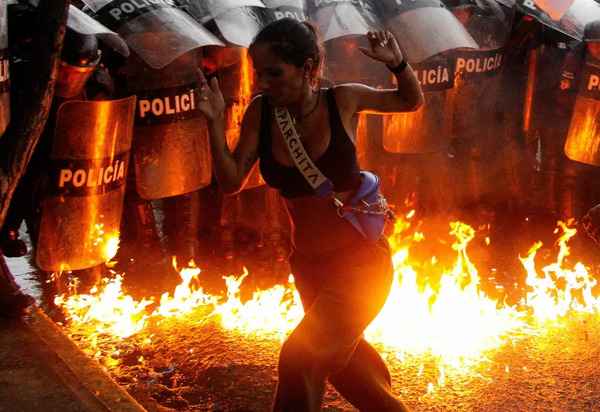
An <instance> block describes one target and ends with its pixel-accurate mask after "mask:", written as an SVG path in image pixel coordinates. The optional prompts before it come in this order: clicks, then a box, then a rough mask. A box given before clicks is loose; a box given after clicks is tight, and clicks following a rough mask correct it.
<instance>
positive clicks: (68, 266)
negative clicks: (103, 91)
mask: <svg viewBox="0 0 600 412" xmlns="http://www.w3.org/2000/svg"><path fill="white" fill-rule="evenodd" d="M134 110H135V97H134V96H131V97H128V98H125V99H122V100H108V101H69V102H66V103H64V104H63V105H62V106H61V107H60V108H59V110H58V114H57V121H56V131H55V137H54V143H53V147H52V153H51V159H50V167H49V172H48V176H49V182H48V189H47V192H46V195H45V197H44V200H43V210H42V216H41V223H40V234H39V240H38V245H37V251H36V263H37V265H38V266H39V267H40V268H41V269H43V270H48V271H64V270H78V269H85V268H89V267H92V266H96V265H98V264H100V263H102V262H105V261H107V260H109V259H111V258H112V257H113V256H114V255H115V253H116V251H117V248H116V246H117V245H118V239H119V224H120V220H121V210H122V205H123V196H124V193H125V185H124V183H125V180H126V174H127V165H128V163H129V153H130V148H131V138H132V131H133V119H134Z"/></svg>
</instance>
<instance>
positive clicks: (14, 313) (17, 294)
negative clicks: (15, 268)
mask: <svg viewBox="0 0 600 412" xmlns="http://www.w3.org/2000/svg"><path fill="white" fill-rule="evenodd" d="M34 303H35V299H34V298H32V297H31V296H29V295H26V294H24V293H23V292H21V288H20V287H19V285H18V284H17V283H16V282H15V279H14V278H13V276H12V274H11V273H10V270H9V269H8V266H7V265H6V262H5V261H4V258H3V257H1V256H0V318H6V319H16V318H20V317H21V316H23V315H25V314H26V313H27V310H28V309H27V308H28V307H29V306H31V305H33V304H34Z"/></svg>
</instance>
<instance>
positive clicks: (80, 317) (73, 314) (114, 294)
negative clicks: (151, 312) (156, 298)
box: [54, 275, 152, 338]
mask: <svg viewBox="0 0 600 412" xmlns="http://www.w3.org/2000/svg"><path fill="white" fill-rule="evenodd" d="M122 280H123V278H122V277H121V275H117V276H116V277H115V278H114V279H113V280H108V279H103V287H102V290H100V289H98V288H97V287H93V288H92V290H90V293H89V294H79V295H73V296H66V295H60V296H57V297H56V298H55V299H54V303H55V304H56V305H57V306H60V307H62V308H63V310H64V311H65V313H66V315H67V317H68V318H69V319H70V321H71V322H72V323H73V324H74V325H76V326H85V325H87V326H88V327H89V326H90V325H92V326H93V328H95V329H96V333H97V334H100V333H106V334H110V335H114V336H117V337H119V338H124V337H127V336H131V335H133V334H134V333H137V332H140V331H141V330H142V329H143V328H144V326H145V324H146V319H147V316H146V315H145V314H144V309H145V308H146V306H148V305H150V304H151V303H152V301H149V300H145V299H143V300H142V301H140V302H137V301H135V300H134V299H133V298H132V297H131V296H129V295H126V294H123V292H122V290H121V285H122Z"/></svg>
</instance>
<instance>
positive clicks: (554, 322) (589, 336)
mask: <svg viewBox="0 0 600 412" xmlns="http://www.w3.org/2000/svg"><path fill="white" fill-rule="evenodd" d="M408 216H410V217H406V218H404V219H400V220H399V221H398V222H397V224H396V233H395V235H394V236H393V237H392V244H393V245H394V250H396V254H395V256H394V263H395V268H396V281H395V282H394V285H393V287H392V292H391V294H390V297H389V299H388V302H387V304H386V306H385V307H384V309H383V310H382V311H381V313H380V315H379V316H378V317H377V319H376V320H375V321H374V322H373V323H372V324H371V326H370V327H369V328H368V329H367V331H366V335H367V338H368V340H370V341H371V342H373V343H375V344H376V346H377V347H378V349H379V350H380V351H381V352H382V353H384V356H385V358H386V361H387V362H388V364H389V365H390V370H391V373H392V379H393V385H394V390H395V393H397V394H398V395H400V396H401V398H402V399H403V400H404V401H405V402H406V403H407V404H409V405H410V406H411V407H413V408H415V410H423V411H427V410H431V411H441V410H444V411H447V410H451V411H464V410H482V411H483V410H500V411H502V410H506V411H509V410H527V411H535V410H540V411H542V410H543V411H547V410H553V411H554V410H556V411H559V410H560V411H562V410H598V409H600V383H598V382H599V380H598V377H599V373H600V368H599V359H600V357H599V356H600V347H599V345H598V343H599V342H600V319H599V317H598V315H599V313H600V300H599V298H598V295H599V293H598V287H597V281H596V279H595V276H597V274H595V273H588V269H589V270H590V271H591V272H593V271H594V270H596V267H591V268H586V266H585V264H584V263H580V262H578V261H575V260H574V259H575V258H580V256H579V252H574V251H571V250H570V248H569V244H570V243H575V244H578V245H579V244H580V243H579V242H578V241H577V239H578V237H577V235H576V230H573V229H572V228H571V227H570V226H569V225H567V224H563V223H559V224H558V226H557V227H556V230H555V232H556V233H553V234H552V233H551V234H550V235H551V236H548V237H547V238H548V239H550V238H552V237H554V240H555V243H553V244H552V243H551V244H550V245H548V246H546V245H544V244H543V243H541V242H538V243H535V242H531V245H533V246H532V247H531V248H530V249H529V250H527V249H525V250H524V252H523V254H522V255H521V256H519V257H518V258H515V259H518V260H519V261H520V262H521V268H520V269H519V268H517V267H516V266H515V267H513V268H511V269H513V270H514V271H515V272H514V273H511V274H509V273H506V272H504V271H505V270H507V268H508V267H509V266H511V265H510V264H509V265H506V267H504V268H502V267H497V268H493V267H492V268H491V269H490V268H487V267H486V268H485V269H484V268H478V264H479V263H481V262H485V261H486V259H489V258H490V257H491V256H493V254H494V253H496V252H498V251H500V252H505V253H509V252H510V251H511V249H510V248H507V247H505V245H500V246H499V247H494V233H493V230H492V228H491V227H490V226H488V227H482V228H480V229H477V230H475V229H473V228H472V227H470V226H468V225H466V224H464V223H460V222H454V223H452V224H450V225H449V226H448V229H447V231H446V233H445V235H444V234H442V231H441V229H440V228H439V225H438V224H437V222H436V223H435V224H434V225H433V226H431V225H430V226H431V227H438V232H437V233H435V234H433V237H432V238H431V239H430V238H429V237H428V234H427V229H431V227H429V226H428V225H427V224H425V223H423V222H421V223H417V222H416V219H415V218H414V217H413V213H410V214H408ZM531 224H533V223H531ZM422 229H423V231H421V230H422ZM530 229H531V227H530ZM512 231H513V234H514V233H519V230H518V228H515V229H512ZM490 235H491V238H492V239H491V240H490ZM496 235H497V234H496ZM521 235H522V237H523V238H522V239H520V240H519V239H514V240H515V241H514V244H515V247H516V248H518V247H520V246H516V245H517V244H525V243H526V242H529V238H532V239H533V236H535V235H536V234H533V233H532V234H529V235H524V234H523V233H521ZM432 245H434V246H432ZM435 245H437V247H436V246H435ZM425 246H426V247H425ZM588 246H590V245H589V244H588ZM592 246H593V245H592ZM431 247H436V252H437V253H439V257H433V258H430V259H429V260H428V261H419V257H418V256H419V253H420V252H419V248H426V249H430V248H431ZM494 249H497V250H496V251H495V252H494V251H493V250H494ZM468 252H471V253H472V255H473V257H472V258H471V257H470V255H469V253H468ZM483 254H487V258H482V256H483ZM576 254H577V256H574V255H576ZM592 255H594V253H592ZM585 257H587V258H590V254H589V253H588V255H587V256H584V258H585ZM592 257H593V256H592ZM505 260H506V261H509V260H511V257H510V256H508V255H506V256H505ZM476 261H477V263H474V262H476ZM488 262H489V261H488ZM251 263H252V261H251V260H248V264H249V265H250V264H251ZM173 265H174V266H176V267H178V268H180V269H178V271H179V273H180V276H181V279H180V280H179V282H180V284H179V285H178V286H176V288H174V289H172V290H171V291H169V292H165V293H164V294H162V296H160V297H159V298H155V297H150V296H146V297H137V295H136V294H135V293H134V295H136V297H135V298H134V297H132V296H130V295H129V294H128V292H126V289H127V287H126V286H124V285H126V284H127V283H128V282H127V273H125V274H123V277H121V275H117V276H114V277H113V278H112V281H111V282H110V283H108V284H105V285H104V287H102V288H100V289H101V290H98V291H96V290H94V291H92V292H91V293H90V294H82V293H81V294H76V295H72V296H70V297H66V296H63V297H57V299H56V304H57V305H58V306H59V307H61V308H62V310H63V311H65V313H66V318H67V322H66V323H65V324H64V326H63V327H64V329H65V331H67V333H69V334H70V336H71V338H72V339H73V340H74V341H75V342H76V343H77V344H78V346H79V347H80V348H82V349H83V350H84V351H85V352H86V353H87V354H88V355H89V356H91V357H93V358H94V359H96V360H97V361H98V362H99V363H100V364H102V365H103V366H104V367H105V368H106V369H107V371H108V373H109V374H110V375H111V376H112V377H113V378H114V379H115V380H116V381H117V382H118V383H119V384H120V385H122V386H123V387H124V388H126V389H127V390H128V391H129V392H130V393H131V394H132V395H133V396H134V397H135V398H136V399H137V400H138V401H139V402H140V403H141V404H142V405H143V406H144V407H145V408H147V409H148V410H184V411H185V410H190V411H191V410H206V411H209V410H211V411H215V410H216V411H219V410H221V411H263V410H267V409H268V408H269V405H270V402H271V400H272V393H273V390H274V387H275V382H276V362H277V355H278V350H279V346H280V344H281V342H282V340H283V339H284V338H285V336H286V334H287V333H289V332H290V331H291V330H292V329H293V327H294V326H295V324H296V323H297V322H298V321H299V320H300V319H301V317H302V311H301V307H300V304H299V299H298V297H297V295H296V293H295V290H294V288H293V284H292V283H290V282H289V280H291V279H288V276H287V275H286V274H285V270H286V269H285V267H286V266H285V265H273V264H270V265H262V267H261V266H260V265H258V266H256V268H255V270H254V271H251V270H247V269H245V268H244V269H242V270H240V271H239V272H237V273H223V272H222V269H220V268H218V264H217V267H207V270H204V269H201V268H195V267H194V268H187V266H188V265H183V266H184V268H183V269H181V267H182V266H180V263H179V262H173ZM211 265H212V266H214V262H213V263H212V264H210V265H208V264H207V266H211ZM198 266H202V265H201V264H200V263H198ZM233 266H235V265H233ZM484 266H486V265H485V263H484ZM222 267H223V266H222ZM488 269H490V270H489V271H488ZM485 272H488V273H485ZM221 276H222V277H221ZM252 279H255V281H254V284H253V281H252ZM257 279H262V280H263V282H262V285H260V286H258V284H257V283H256V280H257ZM265 279H269V280H268V281H267V283H268V282H272V283H274V284H273V285H272V286H268V285H267V284H266V283H265V282H264V280H265ZM146 281H147V279H146ZM130 282H133V283H130V285H129V287H130V288H131V289H132V290H135V289H136V288H135V287H132V286H134V284H135V282H136V281H135V280H131V281H130ZM245 283H246V284H248V286H247V285H246V284H245ZM259 283H260V281H259ZM138 289H139V288H138ZM224 291H225V292H224ZM326 410H331V411H349V410H353V409H352V407H351V406H350V405H349V404H348V403H346V401H344V400H343V399H342V398H341V397H340V396H339V395H337V393H336V392H334V391H333V390H330V391H329V392H328V395H327V398H326Z"/></svg>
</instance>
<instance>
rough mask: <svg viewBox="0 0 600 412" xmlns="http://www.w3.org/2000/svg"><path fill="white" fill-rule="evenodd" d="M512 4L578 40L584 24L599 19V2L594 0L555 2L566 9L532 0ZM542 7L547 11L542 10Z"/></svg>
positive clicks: (581, 35) (515, 1)
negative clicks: (553, 7)
mask: <svg viewBox="0 0 600 412" xmlns="http://www.w3.org/2000/svg"><path fill="white" fill-rule="evenodd" d="M502 3H507V5H508V6H511V4H509V3H510V2H507V1H506V0H503V1H502ZM513 5H514V8H515V9H517V10H518V11H520V12H521V13H524V14H526V15H528V16H531V17H533V18H534V19H536V20H537V21H539V22H540V23H542V24H544V25H546V26H548V27H551V28H553V29H555V30H557V31H559V32H561V33H563V34H566V35H567V36H570V37H572V38H574V39H576V40H580V41H581V40H582V39H583V30H584V28H585V26H586V25H587V24H588V23H591V22H593V21H595V20H599V19H600V4H598V3H597V2H595V1H594V0H575V1H574V2H572V4H571V3H569V2H555V5H564V6H567V9H566V10H564V9H562V10H559V9H556V10H553V9H552V8H550V7H545V6H546V4H543V2H540V1H536V2H534V1H532V0H514V4H513ZM540 5H541V7H540ZM568 6H570V7H568ZM544 9H546V10H547V11H544Z"/></svg>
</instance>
